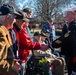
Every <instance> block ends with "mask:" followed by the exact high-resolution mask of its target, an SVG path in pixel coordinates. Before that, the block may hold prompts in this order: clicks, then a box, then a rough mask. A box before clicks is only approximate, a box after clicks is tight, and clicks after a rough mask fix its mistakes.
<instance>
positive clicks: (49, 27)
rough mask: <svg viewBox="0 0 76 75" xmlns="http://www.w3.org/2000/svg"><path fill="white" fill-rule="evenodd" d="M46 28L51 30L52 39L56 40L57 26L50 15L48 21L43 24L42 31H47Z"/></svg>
mask: <svg viewBox="0 0 76 75" xmlns="http://www.w3.org/2000/svg"><path fill="white" fill-rule="evenodd" d="M46 30H49V31H50V37H49V38H50V41H53V40H55V26H54V25H53V21H52V19H51V18H50V17H47V22H46V23H45V24H44V25H43V27H42V30H41V32H45V31H46Z"/></svg>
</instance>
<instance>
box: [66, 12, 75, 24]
mask: <svg viewBox="0 0 76 75" xmlns="http://www.w3.org/2000/svg"><path fill="white" fill-rule="evenodd" d="M66 20H67V22H68V23H69V22H72V21H73V20H74V14H73V12H72V11H68V12H67V13H66Z"/></svg>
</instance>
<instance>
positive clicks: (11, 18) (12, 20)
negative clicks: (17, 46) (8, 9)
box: [6, 14, 16, 28]
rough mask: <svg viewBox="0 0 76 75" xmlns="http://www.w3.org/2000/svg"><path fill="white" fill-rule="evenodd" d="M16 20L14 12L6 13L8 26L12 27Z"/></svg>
mask: <svg viewBox="0 0 76 75" xmlns="http://www.w3.org/2000/svg"><path fill="white" fill-rule="evenodd" d="M15 22H16V19H15V15H14V14H8V15H6V23H7V27H8V28H12V27H13V24H14V23H15Z"/></svg>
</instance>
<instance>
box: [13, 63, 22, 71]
mask: <svg viewBox="0 0 76 75" xmlns="http://www.w3.org/2000/svg"><path fill="white" fill-rule="evenodd" d="M14 67H15V68H16V69H17V70H18V71H20V70H21V66H20V64H19V63H18V62H15V64H14Z"/></svg>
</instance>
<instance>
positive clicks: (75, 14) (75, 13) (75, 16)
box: [73, 10, 76, 20]
mask: <svg viewBox="0 0 76 75" xmlns="http://www.w3.org/2000/svg"><path fill="white" fill-rule="evenodd" d="M73 15H74V19H75V20H76V10H75V11H74V12H73Z"/></svg>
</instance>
